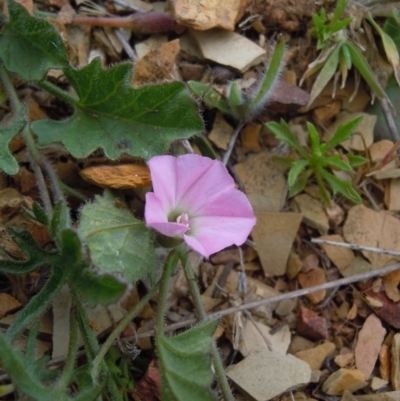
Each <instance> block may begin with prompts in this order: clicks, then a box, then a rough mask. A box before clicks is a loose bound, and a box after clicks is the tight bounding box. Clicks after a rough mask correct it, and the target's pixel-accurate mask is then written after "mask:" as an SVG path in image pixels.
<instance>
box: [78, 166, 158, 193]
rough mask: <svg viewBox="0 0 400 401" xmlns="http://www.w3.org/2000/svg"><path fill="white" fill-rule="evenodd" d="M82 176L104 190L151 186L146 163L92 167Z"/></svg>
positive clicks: (83, 171) (84, 171)
mask: <svg viewBox="0 0 400 401" xmlns="http://www.w3.org/2000/svg"><path fill="white" fill-rule="evenodd" d="M80 174H81V176H82V177H83V178H84V179H85V180H86V181H88V182H90V183H92V184H95V185H97V186H100V187H103V188H115V189H132V188H138V187H147V186H150V185H151V177H150V171H149V168H148V167H147V165H146V164H144V163H134V164H121V165H118V166H92V167H87V168H85V169H83V170H82V171H81V172H80Z"/></svg>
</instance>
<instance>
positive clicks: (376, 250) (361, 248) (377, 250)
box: [311, 238, 400, 256]
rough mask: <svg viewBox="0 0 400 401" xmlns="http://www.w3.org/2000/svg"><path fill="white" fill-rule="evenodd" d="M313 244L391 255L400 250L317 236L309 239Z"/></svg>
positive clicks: (397, 254) (399, 254)
mask: <svg viewBox="0 0 400 401" xmlns="http://www.w3.org/2000/svg"><path fill="white" fill-rule="evenodd" d="M311 242H313V243H314V244H323V245H333V246H338V247H341V248H348V249H352V250H354V251H367V252H374V253H382V254H384V255H391V256H400V252H397V251H390V250H388V249H381V248H373V247H370V246H363V245H355V244H348V243H346V242H336V241H328V240H323V239H319V238H313V239H312V240H311Z"/></svg>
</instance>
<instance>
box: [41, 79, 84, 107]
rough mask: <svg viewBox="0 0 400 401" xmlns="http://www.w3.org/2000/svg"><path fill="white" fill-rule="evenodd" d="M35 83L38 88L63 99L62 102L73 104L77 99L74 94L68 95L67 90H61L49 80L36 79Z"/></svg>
mask: <svg viewBox="0 0 400 401" xmlns="http://www.w3.org/2000/svg"><path fill="white" fill-rule="evenodd" d="M35 85H37V86H38V87H39V88H41V89H43V90H45V91H46V92H49V93H51V94H52V95H54V96H55V97H58V98H59V99H61V100H64V102H66V103H70V104H73V105H75V104H77V103H78V101H79V100H78V99H77V98H76V97H75V96H72V95H70V94H69V93H68V92H66V91H64V90H62V89H61V88H59V87H58V86H57V85H54V84H52V83H51V82H49V81H45V80H43V81H36V82H35Z"/></svg>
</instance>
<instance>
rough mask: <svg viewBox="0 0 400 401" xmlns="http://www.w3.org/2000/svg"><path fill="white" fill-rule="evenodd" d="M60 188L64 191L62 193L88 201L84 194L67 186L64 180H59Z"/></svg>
mask: <svg viewBox="0 0 400 401" xmlns="http://www.w3.org/2000/svg"><path fill="white" fill-rule="evenodd" d="M59 184H60V187H61V189H62V190H63V191H64V193H66V194H68V195H71V196H73V197H74V198H76V199H79V200H81V201H83V202H88V201H89V198H88V197H87V196H85V195H84V194H82V193H80V192H79V191H77V190H76V189H74V188H71V187H70V186H68V185H67V184H65V183H64V182H62V181H60V182H59Z"/></svg>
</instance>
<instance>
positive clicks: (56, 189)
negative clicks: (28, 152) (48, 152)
mask: <svg viewBox="0 0 400 401" xmlns="http://www.w3.org/2000/svg"><path fill="white" fill-rule="evenodd" d="M40 165H41V166H42V167H43V168H44V170H45V171H46V174H47V176H48V178H49V179H50V182H51V187H52V189H53V196H54V203H57V202H60V201H63V200H64V194H63V191H62V189H61V185H60V179H59V178H58V177H57V174H56V172H55V170H54V167H53V166H52V165H51V163H50V162H49V161H48V160H47V159H46V158H45V157H41V158H40Z"/></svg>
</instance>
